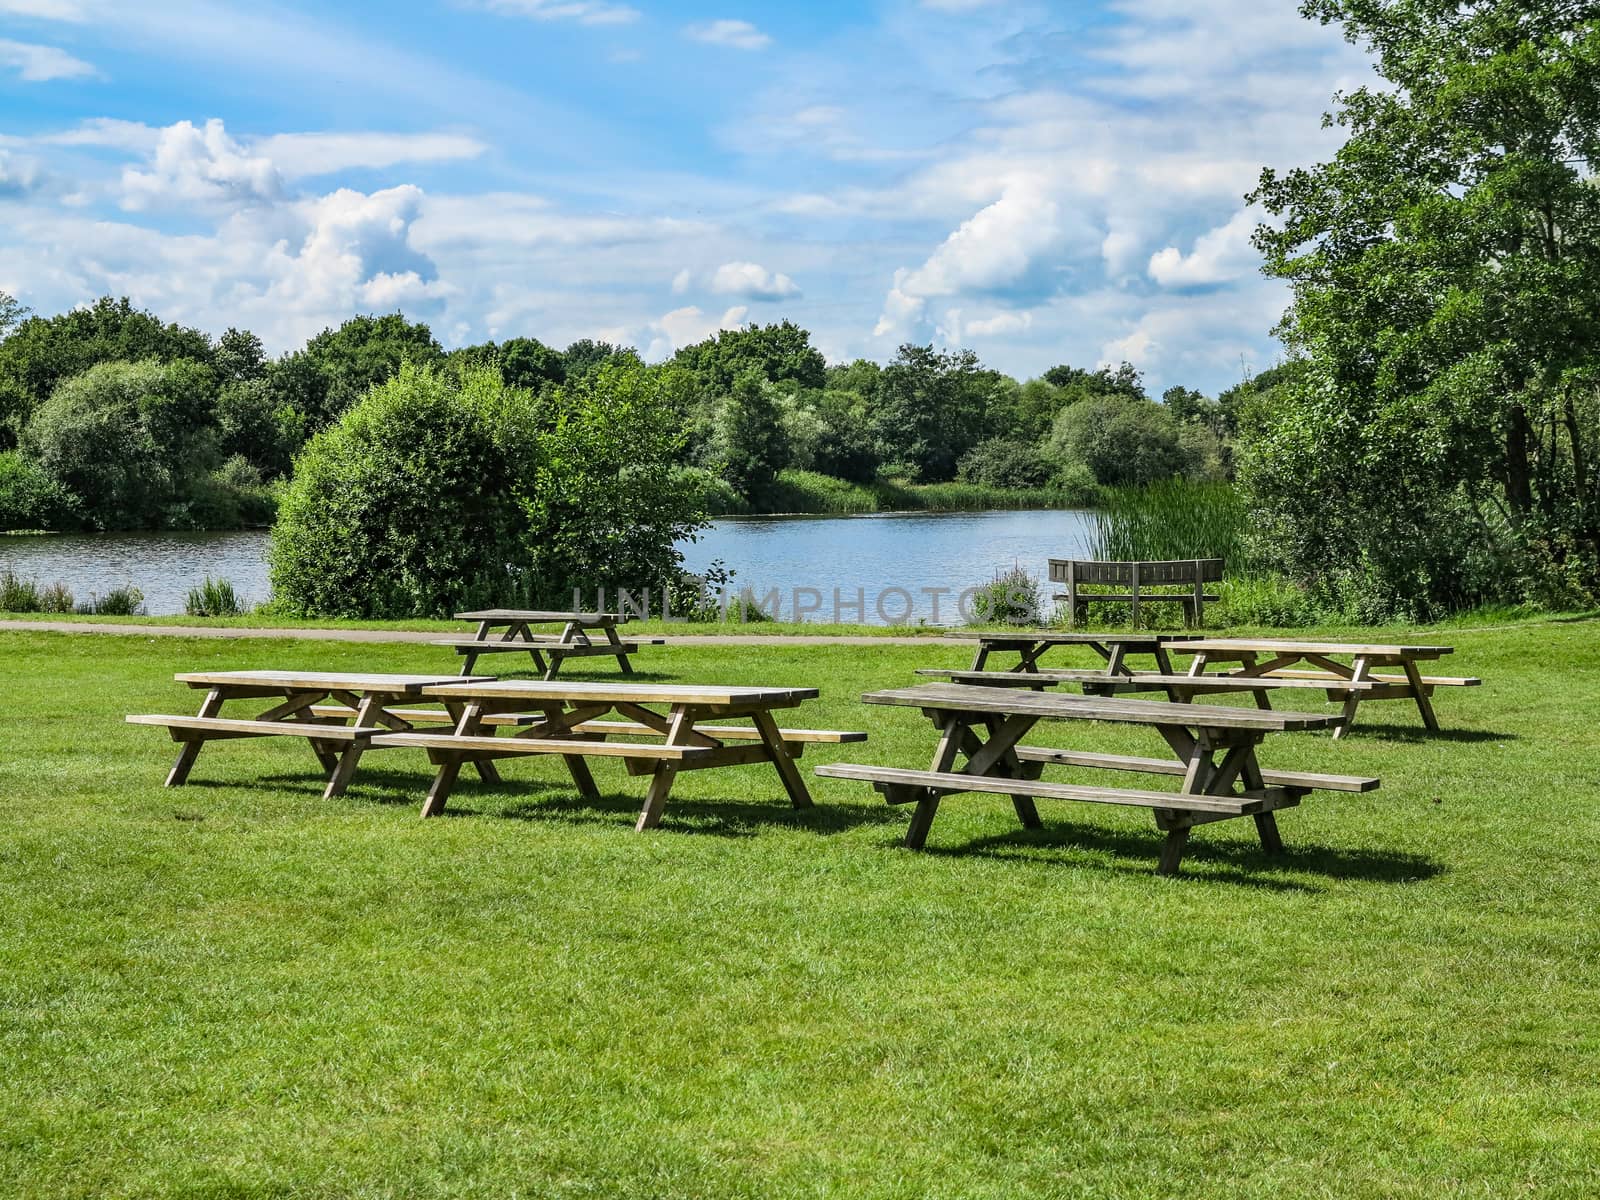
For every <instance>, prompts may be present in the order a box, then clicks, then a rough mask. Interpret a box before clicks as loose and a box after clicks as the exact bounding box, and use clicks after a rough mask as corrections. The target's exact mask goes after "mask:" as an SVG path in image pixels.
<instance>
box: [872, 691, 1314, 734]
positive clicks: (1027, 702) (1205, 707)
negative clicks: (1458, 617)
mask: <svg viewBox="0 0 1600 1200" xmlns="http://www.w3.org/2000/svg"><path fill="white" fill-rule="evenodd" d="M861 699H862V701H863V702H864V703H867V704H893V705H902V706H905V707H910V708H921V709H924V710H928V711H944V712H1001V713H1026V714H1029V715H1032V716H1035V717H1037V718H1039V719H1041V720H1063V721H1074V720H1078V721H1111V722H1120V723H1123V724H1132V725H1157V726H1160V725H1185V726H1196V727H1202V728H1208V729H1253V730H1270V731H1282V730H1297V729H1328V728H1331V727H1333V726H1335V725H1337V724H1338V721H1339V718H1338V717H1336V716H1332V715H1329V714H1325V713H1299V712H1271V711H1264V710H1261V709H1247V708H1233V707H1230V706H1227V705H1221V704H1177V703H1173V702H1171V701H1165V700H1123V699H1119V698H1116V697H1109V696H1075V695H1070V694H1067V693H1062V692H1034V691H1019V690H1014V689H1011V688H1000V687H980V686H977V685H975V684H966V683H923V684H917V685H915V686H913V687H908V688H891V689H888V690H885V691H881V692H868V693H867V694H866V695H864V696H862V697H861Z"/></svg>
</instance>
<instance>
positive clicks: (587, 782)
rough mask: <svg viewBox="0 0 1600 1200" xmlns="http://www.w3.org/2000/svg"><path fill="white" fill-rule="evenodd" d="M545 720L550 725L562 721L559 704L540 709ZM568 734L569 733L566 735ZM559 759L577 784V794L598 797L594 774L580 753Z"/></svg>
mask: <svg viewBox="0 0 1600 1200" xmlns="http://www.w3.org/2000/svg"><path fill="white" fill-rule="evenodd" d="M540 711H542V712H543V713H544V717H545V720H546V721H549V722H550V723H551V724H552V725H559V724H560V723H561V721H562V712H561V708H560V707H559V706H557V707H555V708H546V709H541V710H540ZM567 736H570V735H567ZM561 761H562V762H564V763H566V764H567V773H568V774H570V775H571V776H572V782H573V783H575V784H577V786H578V792H579V794H580V795H581V796H582V797H583V798H584V799H585V800H598V799H600V789H599V788H598V787H597V786H595V782H594V774H593V773H592V772H591V771H590V770H589V763H588V760H587V759H585V758H584V757H583V755H581V754H563V755H562V756H561Z"/></svg>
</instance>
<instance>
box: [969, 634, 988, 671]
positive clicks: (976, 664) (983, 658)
mask: <svg viewBox="0 0 1600 1200" xmlns="http://www.w3.org/2000/svg"><path fill="white" fill-rule="evenodd" d="M988 661H989V647H988V646H986V645H984V644H983V642H981V641H980V642H979V643H978V652H977V653H976V654H974V655H973V656H972V669H973V670H974V671H981V670H983V664H984V663H986V662H988Z"/></svg>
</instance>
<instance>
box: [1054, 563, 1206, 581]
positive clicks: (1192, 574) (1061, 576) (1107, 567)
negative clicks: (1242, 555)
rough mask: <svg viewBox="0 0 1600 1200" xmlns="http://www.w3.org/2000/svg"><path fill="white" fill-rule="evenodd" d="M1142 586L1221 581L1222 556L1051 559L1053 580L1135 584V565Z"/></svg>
mask: <svg viewBox="0 0 1600 1200" xmlns="http://www.w3.org/2000/svg"><path fill="white" fill-rule="evenodd" d="M1135 567H1137V568H1138V569H1139V586H1140V587H1147V586H1153V585H1154V586H1159V585H1162V584H1195V583H1217V582H1219V581H1220V580H1221V579H1222V559H1220V558H1178V559H1170V560H1166V561H1157V562H1099V561H1096V560H1094V559H1065V558H1052V559H1051V560H1050V582H1051V583H1077V584H1115V585H1119V586H1122V587H1131V586H1132V584H1133V573H1134V568H1135Z"/></svg>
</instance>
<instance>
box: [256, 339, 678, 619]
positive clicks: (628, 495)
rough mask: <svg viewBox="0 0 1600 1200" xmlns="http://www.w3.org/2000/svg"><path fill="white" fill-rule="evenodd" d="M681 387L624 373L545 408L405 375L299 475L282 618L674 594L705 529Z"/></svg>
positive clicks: (362, 407) (619, 366)
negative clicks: (682, 463)
mask: <svg viewBox="0 0 1600 1200" xmlns="http://www.w3.org/2000/svg"><path fill="white" fill-rule="evenodd" d="M671 379H672V374H671V373H669V372H658V371H653V370H651V369H649V368H645V367H643V366H641V365H640V364H638V363H637V362H634V361H632V360H623V361H619V362H614V363H608V364H605V365H602V366H600V367H598V368H596V369H595V370H593V371H590V372H587V373H585V374H584V375H583V376H582V377H581V378H580V379H579V380H578V382H577V383H575V384H568V385H566V386H563V387H551V388H548V389H547V390H546V391H545V392H544V393H543V394H542V395H541V396H539V397H534V396H533V395H531V394H530V393H528V392H525V391H521V390H519V389H515V388H508V387H506V386H505V385H504V383H503V382H502V381H501V379H500V377H499V375H498V374H496V373H494V372H493V371H489V370H466V371H463V372H461V373H460V376H459V382H458V379H457V376H456V373H454V372H442V371H435V370H432V369H425V368H416V367H411V366H406V367H403V368H401V370H400V372H399V374H398V375H396V376H395V377H394V378H393V379H391V380H389V381H388V382H387V383H384V384H382V385H380V386H378V387H376V388H373V389H372V391H370V392H369V393H368V394H367V396H366V397H365V398H364V399H363V400H361V401H360V402H359V403H358V404H356V405H355V406H354V407H353V408H351V409H350V410H349V411H348V412H346V413H345V415H344V416H343V417H342V418H341V419H340V420H339V422H338V423H337V424H335V425H333V426H331V427H330V428H329V429H328V430H326V431H325V432H323V433H321V434H319V435H317V436H316V437H315V438H313V439H312V441H311V442H310V443H309V444H308V446H307V447H306V449H305V451H304V453H302V455H301V456H300V459H299V460H298V462H297V463H296V466H295V474H294V479H293V481H292V482H291V484H290V485H289V487H288V488H287V489H286V490H285V492H284V494H283V496H282V501H281V504H280V507H279V512H278V521H277V524H276V525H275V526H274V527H273V532H272V541H271V545H270V548H269V551H268V561H269V565H270V568H271V574H272V582H273V589H274V592H275V604H276V607H277V609H278V610H279V611H281V612H285V613H287V614H291V615H301V616H334V617H377V618H391V617H408V616H426V617H440V616H448V615H449V614H450V613H452V612H454V611H456V610H458V609H460V608H463V607H476V606H484V605H490V604H499V605H511V604H539V605H544V606H559V607H567V606H569V605H570V604H571V603H572V602H573V594H574V592H575V591H581V592H583V593H585V594H587V595H589V596H593V595H594V594H595V593H596V592H597V591H598V590H599V589H600V588H602V587H603V588H606V589H607V590H608V591H614V590H615V589H617V588H622V587H626V588H629V589H630V590H635V591H637V590H641V589H643V588H645V587H657V588H659V587H660V586H661V585H662V581H664V580H670V579H672V578H674V577H675V575H676V572H677V569H678V566H679V564H680V562H681V556H680V555H679V553H678V551H677V549H676V545H675V543H676V542H677V540H678V539H679V538H681V537H683V536H685V535H687V534H688V533H690V532H692V531H693V530H694V529H695V528H697V527H698V526H699V525H700V524H701V523H702V520H703V518H702V517H701V515H700V513H699V512H698V511H697V509H696V507H695V493H694V489H693V488H692V487H691V486H690V484H689V481H687V480H686V479H685V478H684V475H683V473H682V472H680V471H678V470H676V469H675V467H676V464H675V463H674V461H673V456H674V454H675V453H676V451H677V449H678V446H679V442H680V441H681V436H682V435H681V421H680V418H679V416H678V413H680V412H681V411H682V408H681V405H679V404H678V403H677V402H676V401H677V397H674V396H671V395H668V394H665V393H664V390H663V389H664V388H667V387H670V386H671V385H670V380H671Z"/></svg>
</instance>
